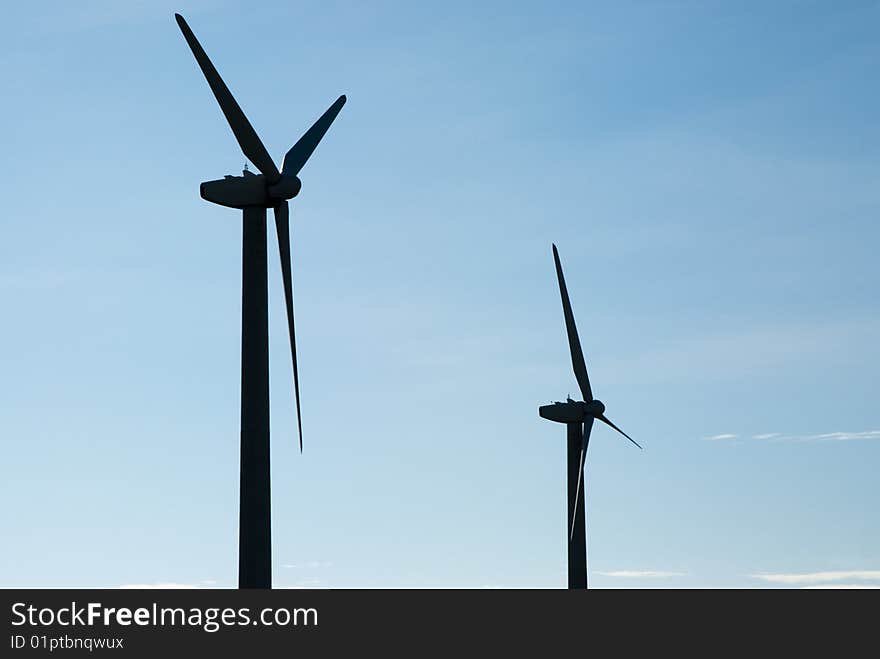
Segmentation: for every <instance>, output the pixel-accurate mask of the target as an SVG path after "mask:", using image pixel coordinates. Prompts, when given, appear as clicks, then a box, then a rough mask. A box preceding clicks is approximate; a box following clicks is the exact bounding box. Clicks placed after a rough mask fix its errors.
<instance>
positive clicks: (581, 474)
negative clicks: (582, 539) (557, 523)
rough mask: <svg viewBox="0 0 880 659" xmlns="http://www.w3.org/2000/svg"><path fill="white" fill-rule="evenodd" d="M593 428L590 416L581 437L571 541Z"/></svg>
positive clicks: (569, 538) (572, 534) (569, 534)
mask: <svg viewBox="0 0 880 659" xmlns="http://www.w3.org/2000/svg"><path fill="white" fill-rule="evenodd" d="M592 428H593V419H592V417H590V418H588V419H587V420H586V421H584V433H583V438H582V439H581V457H580V469H578V484H577V489H576V490H575V494H574V508H572V510H571V527H570V530H569V533H568V541H569V542H571V541H572V540H573V539H574V519H575V515H577V504H578V499H579V498H580V496H581V492H583V489H584V462H585V461H586V459H587V445H588V444H589V443H590V430H591V429H592Z"/></svg>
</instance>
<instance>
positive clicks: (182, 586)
mask: <svg viewBox="0 0 880 659" xmlns="http://www.w3.org/2000/svg"><path fill="white" fill-rule="evenodd" d="M204 587H205V586H200V585H198V584H188V583H174V582H168V583H130V584H123V585H122V586H119V588H120V589H122V590H195V589H198V588H204Z"/></svg>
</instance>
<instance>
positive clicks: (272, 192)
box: [268, 176, 302, 199]
mask: <svg viewBox="0 0 880 659" xmlns="http://www.w3.org/2000/svg"><path fill="white" fill-rule="evenodd" d="M300 188H302V181H300V180H299V177H298V176H282V177H281V178H280V179H279V180H278V182H277V183H273V184H272V185H270V186H269V187H268V192H269V197H270V198H272V199H293V198H294V197H295V196H296V195H298V194H299V191H300Z"/></svg>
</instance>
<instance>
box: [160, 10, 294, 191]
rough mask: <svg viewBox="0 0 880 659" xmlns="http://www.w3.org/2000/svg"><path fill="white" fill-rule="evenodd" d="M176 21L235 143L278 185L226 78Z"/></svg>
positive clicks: (186, 28)
mask: <svg viewBox="0 0 880 659" xmlns="http://www.w3.org/2000/svg"><path fill="white" fill-rule="evenodd" d="M174 18H176V19H177V25H178V26H179V27H180V31H181V32H183V38H184V39H186V43H187V44H189V48H190V50H191V51H192V53H193V55H195V58H196V62H198V64H199V68H201V69H202V73H204V74H205V78H206V79H207V81H208V85H210V87H211V91H212V92H214V97H215V98H216V99H217V102H218V103H219V104H220V109H221V110H223V114H224V115H225V116H226V121H228V122H229V127H230V128H231V129H232V132H233V134H234V135H235V139H236V140H238V144H239V146H240V147H241V150H242V152H243V153H244V155H245V156H246V157H247V159H248V160H250V161H251V162H252V163H254V166H255V167H256V168H257V169H259V170H260V171H261V172H262V173H263V174H264V175H265V176H266V178H268V179H270V182H271V183H275V182H276V181H277V180H278V179H279V178H280V177H281V175H280V174H279V173H278V168H277V167H276V166H275V163H274V162H272V158H271V156H269V152H268V151H266V147H265V146H263V143H262V142H261V141H260V138H259V136H257V131H255V130H254V127H253V126H251V123H250V122H249V121H248V119H247V117H246V116H244V112H242V110H241V108H240V107H239V105H238V103H236V102H235V98H233V96H232V93H231V92H230V91H229V88H228V87H227V86H226V83H225V82H223V78H221V77H220V74H219V73H217V69H215V68H214V65H213V64H212V63H211V60H210V59H208V56H207V54H205V51H204V50H203V49H202V45H201V44H200V43H199V40H198V39H196V35H194V34H193V31H192V30H191V29H189V25H187V23H186V21H185V20H184V19H183V16H181V15H180V14H174Z"/></svg>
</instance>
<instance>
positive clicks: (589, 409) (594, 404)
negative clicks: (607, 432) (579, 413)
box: [583, 400, 605, 418]
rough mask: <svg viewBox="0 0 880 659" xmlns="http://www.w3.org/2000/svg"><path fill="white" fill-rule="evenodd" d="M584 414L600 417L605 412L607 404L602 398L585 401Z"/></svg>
mask: <svg viewBox="0 0 880 659" xmlns="http://www.w3.org/2000/svg"><path fill="white" fill-rule="evenodd" d="M583 405H584V416H592V417H594V418H595V417H600V416H602V415H603V414H605V404H604V403H603V402H602V401H601V400H591V401H590V402H588V403H584V404H583Z"/></svg>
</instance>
